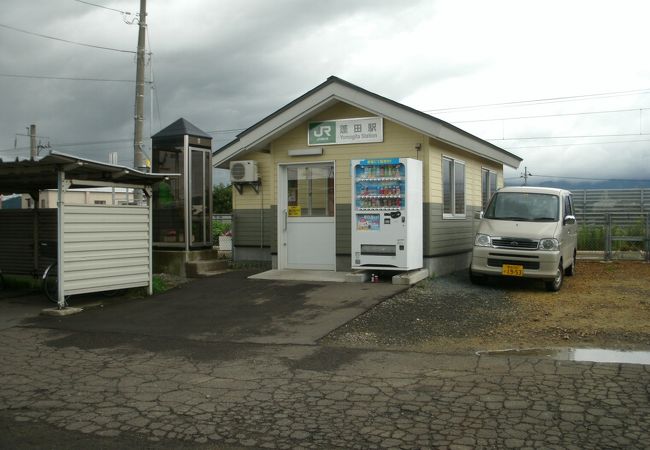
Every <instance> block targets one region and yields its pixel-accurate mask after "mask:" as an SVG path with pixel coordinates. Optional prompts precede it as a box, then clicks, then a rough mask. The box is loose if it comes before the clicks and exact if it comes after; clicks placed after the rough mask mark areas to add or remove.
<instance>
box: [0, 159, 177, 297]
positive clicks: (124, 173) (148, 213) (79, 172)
mask: <svg viewBox="0 0 650 450" xmlns="http://www.w3.org/2000/svg"><path fill="white" fill-rule="evenodd" d="M174 176H177V174H169V173H167V174H149V173H143V172H139V171H137V170H134V169H132V168H129V167H125V166H119V165H113V164H108V163H101V162H98V161H93V160H89V159H84V158H79V157H77V156H73V155H68V154H65V153H59V152H55V151H52V152H50V153H49V154H48V155H46V156H44V157H42V158H32V159H25V160H20V159H16V160H14V161H2V160H0V194H3V195H7V194H13V193H28V194H30V195H31V196H32V197H33V198H34V205H35V208H34V209H31V210H13V211H12V210H0V214H1V216H2V217H1V218H0V219H1V221H0V225H1V227H0V228H1V229H2V233H0V246H1V247H2V248H3V249H4V251H3V252H2V255H0V256H1V257H0V265H2V264H5V265H6V266H5V268H6V269H11V268H12V266H15V264H12V260H11V258H16V259H19V258H25V257H27V258H33V261H34V264H33V267H34V269H35V270H36V271H38V270H39V267H40V266H39V252H40V250H39V239H40V238H41V235H42V231H44V230H43V228H44V226H43V223H42V220H43V218H44V217H45V216H47V215H48V214H45V213H46V212H47V211H50V212H51V214H50V216H51V217H52V218H54V216H56V232H55V233H54V236H56V243H57V245H56V248H57V252H56V262H57V276H58V299H59V308H64V307H65V306H66V304H65V301H64V299H65V298H66V296H69V295H75V294H83V293H90V292H98V291H106V290H113V289H124V288H133V287H146V288H147V291H148V293H149V294H151V293H152V266H153V265H152V254H151V243H152V233H151V230H152V226H151V222H152V209H151V208H152V206H151V204H152V202H151V201H150V199H149V201H148V202H146V204H129V205H88V204H79V203H77V204H74V203H72V202H68V201H66V195H65V194H66V191H67V190H68V189H70V188H91V187H122V188H125V187H126V188H134V189H142V190H144V192H145V193H146V196H147V197H148V198H149V197H151V192H152V185H154V184H155V183H157V182H159V181H162V180H163V179H166V178H168V177H174ZM46 189H57V191H58V197H57V208H56V210H52V209H50V210H41V211H39V208H38V206H39V205H38V203H39V202H38V193H39V192H40V191H42V190H46ZM25 213H27V214H31V217H32V219H28V220H26V221H25V220H23V222H21V221H20V216H21V215H22V217H23V219H24V215H25ZM26 224H27V225H28V226H26ZM45 228H47V227H45ZM40 256H42V255H40Z"/></svg>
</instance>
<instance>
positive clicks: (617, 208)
mask: <svg viewBox="0 0 650 450" xmlns="http://www.w3.org/2000/svg"><path fill="white" fill-rule="evenodd" d="M572 193H573V201H574V207H575V214H576V217H577V219H578V224H579V232H578V250H579V251H580V252H581V255H582V256H592V257H594V258H598V259H601V258H602V259H606V260H610V259H642V260H645V261H650V251H649V250H650V249H649V247H648V246H649V245H650V243H649V234H648V233H649V229H650V222H649V220H650V219H649V217H650V216H649V214H650V189H584V190H573V191H572Z"/></svg>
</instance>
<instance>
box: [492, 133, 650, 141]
mask: <svg viewBox="0 0 650 450" xmlns="http://www.w3.org/2000/svg"><path fill="white" fill-rule="evenodd" d="M648 135H650V133H630V134H591V135H584V136H535V137H513V138H494V139H485V140H486V141H523V140H529V139H585V138H597V137H625V136H648Z"/></svg>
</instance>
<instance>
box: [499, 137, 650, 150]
mask: <svg viewBox="0 0 650 450" xmlns="http://www.w3.org/2000/svg"><path fill="white" fill-rule="evenodd" d="M635 142H650V139H635V140H627V141H606V142H579V143H568V144H549V145H530V146H522V147H510V146H507V145H506V146H505V147H508V150H519V149H524V148H547V147H568V146H572V147H573V146H576V145H605V144H627V143H635Z"/></svg>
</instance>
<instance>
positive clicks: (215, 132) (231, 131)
mask: <svg viewBox="0 0 650 450" xmlns="http://www.w3.org/2000/svg"><path fill="white" fill-rule="evenodd" d="M245 129H246V128H233V129H231V130H213V131H208V132H207V133H208V134H224V133H238V132H240V131H244V130H245Z"/></svg>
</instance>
